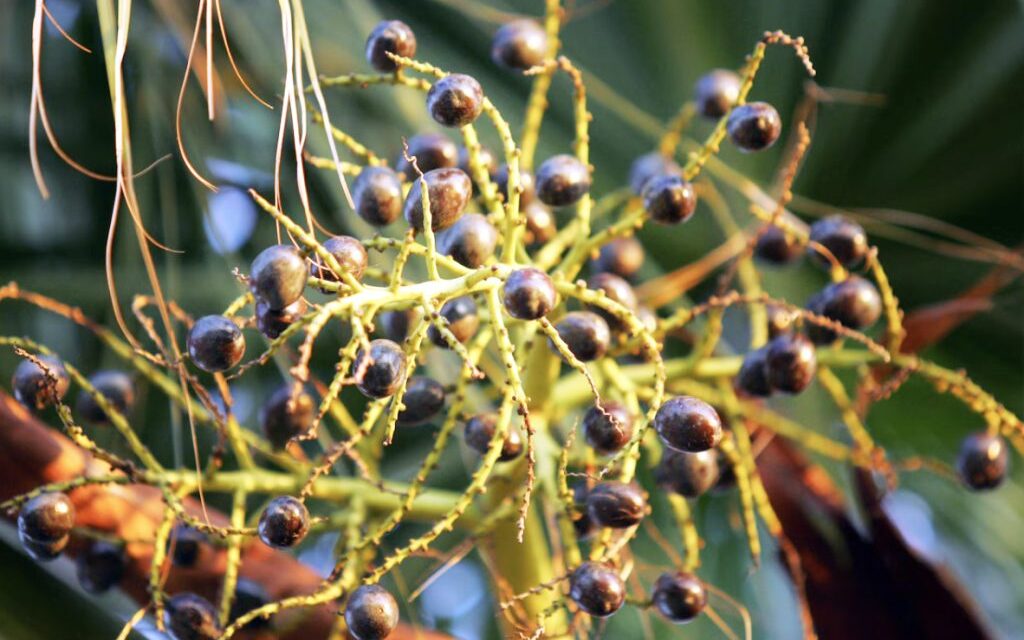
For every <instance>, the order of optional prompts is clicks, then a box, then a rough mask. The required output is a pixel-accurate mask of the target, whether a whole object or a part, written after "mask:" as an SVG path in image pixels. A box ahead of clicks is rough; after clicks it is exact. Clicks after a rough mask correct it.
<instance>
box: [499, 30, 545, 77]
mask: <svg viewBox="0 0 1024 640" xmlns="http://www.w3.org/2000/svg"><path fill="white" fill-rule="evenodd" d="M547 52H548V36H547V33H545V32H544V28H543V27H542V26H540V24H538V23H537V21H536V20H529V19H525V18H524V19H521V20H513V21H512V22H509V23H506V24H504V25H502V26H501V28H500V29H498V31H497V33H495V34H494V40H492V41H491V60H494V63H495V64H497V65H500V66H502V67H505V68H507V69H513V70H516V71H526V70H527V69H529V68H530V67H535V66H537V65H539V64H540V63H542V62H544V57H545V56H546V55H547Z"/></svg>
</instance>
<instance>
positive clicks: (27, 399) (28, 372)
mask: <svg viewBox="0 0 1024 640" xmlns="http://www.w3.org/2000/svg"><path fill="white" fill-rule="evenodd" d="M37 359H38V360H39V362H41V363H42V364H43V366H42V367H40V366H39V365H38V364H36V363H35V362H32V361H31V360H27V359H26V360H22V361H21V362H20V363H18V367H17V368H16V369H15V370H14V377H13V378H12V379H11V388H12V389H13V390H14V397H15V399H16V400H17V401H18V402H20V403H21V404H23V405H25V406H26V407H28V408H29V409H36V410H39V409H45V408H46V407H48V406H49V405H51V404H54V403H56V402H57V401H59V400H61V399H63V398H64V396H65V395H66V394H67V392H68V387H69V386H70V385H71V380H70V379H69V378H68V372H67V370H66V369H65V368H64V363H62V362H61V361H60V360H59V359H57V358H56V357H54V356H37ZM44 368H45V369H44Z"/></svg>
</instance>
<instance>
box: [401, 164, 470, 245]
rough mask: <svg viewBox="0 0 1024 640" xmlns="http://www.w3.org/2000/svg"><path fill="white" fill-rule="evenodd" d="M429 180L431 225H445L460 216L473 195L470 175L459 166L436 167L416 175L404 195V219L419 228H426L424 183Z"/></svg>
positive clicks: (441, 227)
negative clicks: (421, 177) (423, 198)
mask: <svg viewBox="0 0 1024 640" xmlns="http://www.w3.org/2000/svg"><path fill="white" fill-rule="evenodd" d="M424 181H425V182H426V183H427V196H428V197H429V199H430V228H431V229H433V230H434V231H440V230H441V229H446V228H448V227H450V226H452V225H453V224H455V221H456V220H458V219H459V217H460V216H461V215H462V212H463V211H465V210H466V204H468V203H469V199H470V198H471V197H472V195H473V185H472V183H471V182H470V180H469V176H467V175H466V174H465V172H463V171H461V170H459V169H434V170H433V171H428V172H426V173H425V174H423V179H422V180H420V179H417V180H415V181H414V182H413V183H412V188H411V189H409V195H407V196H406V197H405V220H406V222H408V223H409V225H410V226H412V228H413V229H415V230H416V231H422V230H423V200H422V196H421V194H422V186H421V185H422V183H423V182H424Z"/></svg>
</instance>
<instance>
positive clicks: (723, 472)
mask: <svg viewBox="0 0 1024 640" xmlns="http://www.w3.org/2000/svg"><path fill="white" fill-rule="evenodd" d="M735 487H736V471H735V470H734V469H733V465H732V462H730V461H729V458H728V457H727V456H726V455H725V454H724V453H722V452H721V451H719V452H718V480H717V481H716V482H715V486H713V487H711V491H712V492H713V493H726V492H728V491H731V490H732V489H734V488H735Z"/></svg>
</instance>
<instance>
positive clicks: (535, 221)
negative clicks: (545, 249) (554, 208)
mask: <svg viewBox="0 0 1024 640" xmlns="http://www.w3.org/2000/svg"><path fill="white" fill-rule="evenodd" d="M523 215H524V216H525V217H526V233H525V234H523V240H524V241H525V242H526V244H528V245H530V246H536V245H539V244H544V243H545V242H547V241H548V240H551V239H552V238H554V237H555V234H556V233H558V228H557V227H556V226H555V216H554V214H552V213H551V210H550V209H548V208H547V207H546V206H544V203H542V202H541V201H539V200H534V201H533V202H531V203H529V204H527V205H526V206H525V207H524V208H523Z"/></svg>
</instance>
